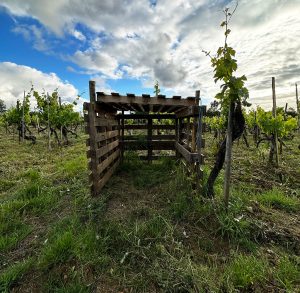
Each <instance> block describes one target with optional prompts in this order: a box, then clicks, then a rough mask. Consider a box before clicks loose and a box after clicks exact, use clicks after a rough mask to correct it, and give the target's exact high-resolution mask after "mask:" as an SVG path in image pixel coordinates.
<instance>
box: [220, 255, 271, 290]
mask: <svg viewBox="0 0 300 293" xmlns="http://www.w3.org/2000/svg"><path fill="white" fill-rule="evenodd" d="M268 269H269V268H268V262H267V261H266V260H264V259H263V258H261V257H256V256H254V255H238V256H236V257H235V258H234V259H233V260H232V261H231V262H230V263H229V265H228V266H227V267H226V269H225V272H224V282H225V283H227V284H229V287H230V284H231V283H232V284H233V285H234V287H235V288H244V289H247V288H248V289H250V287H251V286H252V285H254V284H260V285H263V284H264V283H265V282H266V280H267V279H268Z"/></svg>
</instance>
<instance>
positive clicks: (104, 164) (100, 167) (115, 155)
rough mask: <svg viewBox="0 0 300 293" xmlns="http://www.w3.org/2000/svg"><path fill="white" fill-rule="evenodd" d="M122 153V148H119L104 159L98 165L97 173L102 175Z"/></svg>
mask: <svg viewBox="0 0 300 293" xmlns="http://www.w3.org/2000/svg"><path fill="white" fill-rule="evenodd" d="M119 155H120V150H119V149H117V150H116V151H115V152H113V153H112V154H111V155H110V156H109V157H108V158H106V159H105V160H104V161H102V162H101V163H100V164H99V165H98V167H97V175H100V174H101V173H102V172H103V171H104V170H105V169H106V168H107V167H108V166H109V165H110V164H111V163H112V162H113V161H114V160H115V159H116V158H118V157H119Z"/></svg>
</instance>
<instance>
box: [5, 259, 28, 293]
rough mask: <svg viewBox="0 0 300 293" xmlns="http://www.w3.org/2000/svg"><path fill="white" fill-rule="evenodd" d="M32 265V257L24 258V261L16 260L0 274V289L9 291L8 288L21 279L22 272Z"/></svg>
mask: <svg viewBox="0 0 300 293" xmlns="http://www.w3.org/2000/svg"><path fill="white" fill-rule="evenodd" d="M32 265H33V259H26V260H24V261H20V262H17V263H15V264H13V265H11V266H10V267H8V268H7V269H5V270H4V271H2V272H1V274H0V291H1V292H10V288H11V287H12V286H13V285H16V284H17V282H18V281H20V280H21V279H22V277H23V276H24V274H25V273H26V272H28V270H29V269H30V268H31V267H32Z"/></svg>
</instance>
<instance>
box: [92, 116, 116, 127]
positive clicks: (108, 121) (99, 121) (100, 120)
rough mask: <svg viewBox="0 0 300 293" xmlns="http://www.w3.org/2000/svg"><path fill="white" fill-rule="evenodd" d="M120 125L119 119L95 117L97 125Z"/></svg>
mask: <svg viewBox="0 0 300 293" xmlns="http://www.w3.org/2000/svg"><path fill="white" fill-rule="evenodd" d="M116 125H118V120H111V119H105V118H99V117H96V118H95V126H116Z"/></svg>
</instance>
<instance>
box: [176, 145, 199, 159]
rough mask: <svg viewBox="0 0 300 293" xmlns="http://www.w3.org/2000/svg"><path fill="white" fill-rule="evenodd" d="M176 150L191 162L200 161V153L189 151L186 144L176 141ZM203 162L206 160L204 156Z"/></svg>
mask: <svg viewBox="0 0 300 293" xmlns="http://www.w3.org/2000/svg"><path fill="white" fill-rule="evenodd" d="M175 147H176V150H177V151H178V152H179V153H180V154H181V155H182V156H183V157H184V158H185V160H186V161H187V162H189V163H195V162H198V157H199V156H198V153H191V152H189V151H188V150H187V149H186V148H185V147H184V146H182V145H181V144H179V143H178V142H176V144H175ZM200 160H201V163H202V162H203V161H204V156H203V155H201V157H200Z"/></svg>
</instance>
